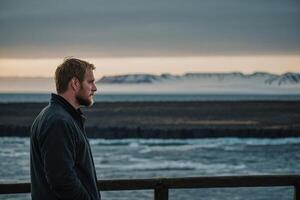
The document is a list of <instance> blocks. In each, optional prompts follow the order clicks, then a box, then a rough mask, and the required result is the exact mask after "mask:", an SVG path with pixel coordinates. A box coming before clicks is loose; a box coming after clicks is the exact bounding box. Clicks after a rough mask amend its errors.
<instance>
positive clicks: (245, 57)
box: [0, 0, 300, 77]
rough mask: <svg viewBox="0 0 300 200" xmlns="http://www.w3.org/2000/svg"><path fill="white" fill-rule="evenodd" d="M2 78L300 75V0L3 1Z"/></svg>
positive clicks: (0, 36)
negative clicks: (71, 68) (67, 73)
mask: <svg viewBox="0 0 300 200" xmlns="http://www.w3.org/2000/svg"><path fill="white" fill-rule="evenodd" d="M0 29H1V31H0V69H1V70H0V76H44V77H51V76H53V73H54V71H55V68H56V66H57V65H59V64H60V63H61V62H62V61H63V59H64V58H65V57H68V56H74V57H77V58H81V59H85V60H87V61H90V62H92V63H94V64H95V65H96V67H97V70H96V72H95V73H96V76H98V77H99V76H103V75H118V74H126V73H152V74H160V73H171V74H182V73H186V72H233V71H239V72H244V73H252V72H255V71H266V72H271V73H276V74H280V73H285V72H288V71H292V72H298V73H300V37H299V35H300V1H299V0H251V1H249V0H226V1H220V0H201V1H199V0H186V1H183V0H172V1H166V0H153V1H149V0H126V1H124V0H109V1H79V0H72V1H71V0H65V1H58V0H52V1H36V0H26V1H23V0H1V1H0Z"/></svg>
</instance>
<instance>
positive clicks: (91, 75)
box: [84, 69, 95, 79]
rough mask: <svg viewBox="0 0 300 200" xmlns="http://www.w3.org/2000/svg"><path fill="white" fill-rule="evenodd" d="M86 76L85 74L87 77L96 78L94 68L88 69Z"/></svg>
mask: <svg viewBox="0 0 300 200" xmlns="http://www.w3.org/2000/svg"><path fill="white" fill-rule="evenodd" d="M84 76H85V78H86V79H95V78H94V73H93V70H91V69H87V70H86V71H85V75H84Z"/></svg>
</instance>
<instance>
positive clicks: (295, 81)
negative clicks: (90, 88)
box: [97, 72, 300, 86]
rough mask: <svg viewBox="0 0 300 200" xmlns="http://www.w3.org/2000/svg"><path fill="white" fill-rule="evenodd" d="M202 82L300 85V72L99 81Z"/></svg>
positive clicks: (106, 78) (132, 76)
mask: <svg viewBox="0 0 300 200" xmlns="http://www.w3.org/2000/svg"><path fill="white" fill-rule="evenodd" d="M189 82H197V83H199V84H200V83H201V84H210V85H211V84H214V85H215V84H217V85H218V84H225V85H227V84H229V85H232V84H247V85H272V86H288V85H300V74H298V73H291V72H289V73H285V74H282V75H275V74H271V73H265V72H256V73H253V74H243V73H238V72H236V73H186V74H184V75H172V74H161V75H152V74H126V75H119V76H104V77H102V78H101V79H100V80H98V81H97V83H104V84H141V83H143V84H152V83H189Z"/></svg>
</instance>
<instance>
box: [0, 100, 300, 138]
mask: <svg viewBox="0 0 300 200" xmlns="http://www.w3.org/2000/svg"><path fill="white" fill-rule="evenodd" d="M47 104H48V103H0V136H18V137H28V136H29V132H30V126H31V123H32V122H33V120H34V118H35V116H36V115H37V114H38V113H39V112H40V111H41V109H42V108H43V107H45V106H46V105H47ZM83 112H84V114H85V116H86V117H87V123H86V132H87V135H88V137H90V138H105V139H121V138H161V139H167V138H170V139H171V138H174V139H175V138H177V139H186V138H216V137H242V138H243V137H255V138H279V137H300V102H299V101H273V102H271V101H206V102H203V101H201V102H194V101H193V102H172V101H170V102H96V103H95V104H94V106H93V107H91V108H83Z"/></svg>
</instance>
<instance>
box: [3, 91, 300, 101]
mask: <svg viewBox="0 0 300 200" xmlns="http://www.w3.org/2000/svg"><path fill="white" fill-rule="evenodd" d="M49 99H50V93H0V103H15V102H17V103H18V102H48V101H49ZM94 100H95V102H124V101H127V102H133V101H139V102H143V101H181V102H182V101H252V100H259V101H299V100H300V95H299V94H293V95H292V94H291V95H289V94H162V93H161V94H102V93H99V94H96V95H95V97H94Z"/></svg>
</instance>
